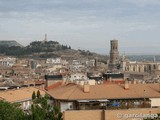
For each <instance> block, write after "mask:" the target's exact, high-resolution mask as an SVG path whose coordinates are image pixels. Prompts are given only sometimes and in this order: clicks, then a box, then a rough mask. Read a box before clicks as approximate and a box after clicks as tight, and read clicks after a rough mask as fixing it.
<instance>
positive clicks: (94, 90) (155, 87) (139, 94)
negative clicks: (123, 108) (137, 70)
mask: <svg viewBox="0 0 160 120" xmlns="http://www.w3.org/2000/svg"><path fill="white" fill-rule="evenodd" d="M89 89H90V90H89V92H87V93H85V92H84V91H83V86H81V85H76V84H72V83H70V84H67V85H61V86H58V87H56V88H54V89H49V91H48V94H50V95H51V96H52V97H53V98H55V99H60V100H92V99H97V100H100V99H134V98H135V99H136V98H160V92H159V84H129V89H127V90H126V89H124V84H107V85H106V84H104V85H90V87H89Z"/></svg>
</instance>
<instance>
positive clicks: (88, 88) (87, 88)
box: [83, 82, 90, 93]
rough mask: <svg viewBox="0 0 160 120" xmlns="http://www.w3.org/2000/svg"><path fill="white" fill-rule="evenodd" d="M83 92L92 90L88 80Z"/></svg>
mask: <svg viewBox="0 0 160 120" xmlns="http://www.w3.org/2000/svg"><path fill="white" fill-rule="evenodd" d="M83 92H84V93H89V92H90V85H89V84H88V82H85V83H84V85H83Z"/></svg>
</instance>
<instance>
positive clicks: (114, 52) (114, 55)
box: [109, 40, 119, 70]
mask: <svg viewBox="0 0 160 120" xmlns="http://www.w3.org/2000/svg"><path fill="white" fill-rule="evenodd" d="M110 46H111V48H110V60H109V69H110V70H114V69H117V65H118V63H119V52H118V40H111V41H110Z"/></svg>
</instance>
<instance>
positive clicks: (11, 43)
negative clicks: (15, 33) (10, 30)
mask: <svg viewBox="0 0 160 120" xmlns="http://www.w3.org/2000/svg"><path fill="white" fill-rule="evenodd" d="M0 46H8V47H11V46H19V47H23V46H22V45H21V44H19V43H18V42H17V41H15V40H0Z"/></svg>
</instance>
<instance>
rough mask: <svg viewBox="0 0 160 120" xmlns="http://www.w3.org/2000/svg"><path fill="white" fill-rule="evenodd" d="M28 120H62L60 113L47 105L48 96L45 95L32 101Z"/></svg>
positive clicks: (56, 108) (55, 108)
mask: <svg viewBox="0 0 160 120" xmlns="http://www.w3.org/2000/svg"><path fill="white" fill-rule="evenodd" d="M30 120H62V113H61V112H60V111H59V109H58V107H55V106H53V105H51V104H50V103H49V96H48V95H45V96H44V97H39V98H38V97H37V98H36V99H35V100H34V101H33V105H32V107H31V114H30Z"/></svg>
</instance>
